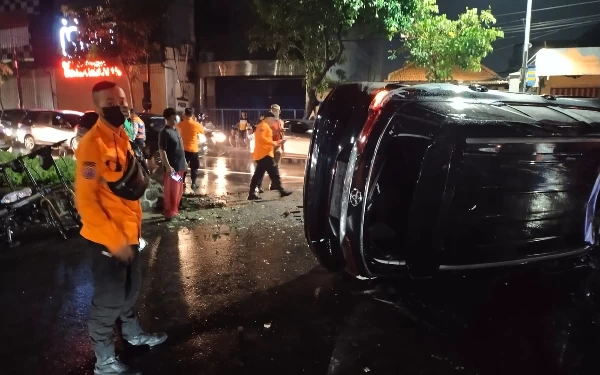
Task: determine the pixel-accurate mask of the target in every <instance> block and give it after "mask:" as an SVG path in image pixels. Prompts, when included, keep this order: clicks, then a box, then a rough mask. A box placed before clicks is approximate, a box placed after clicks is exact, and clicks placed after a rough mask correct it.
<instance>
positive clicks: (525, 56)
mask: <svg viewBox="0 0 600 375" xmlns="http://www.w3.org/2000/svg"><path fill="white" fill-rule="evenodd" d="M531 3H532V0H527V17H526V18H525V41H524V43H523V62H522V64H521V92H525V91H526V89H527V84H526V82H527V62H528V61H529V32H530V30H531Z"/></svg>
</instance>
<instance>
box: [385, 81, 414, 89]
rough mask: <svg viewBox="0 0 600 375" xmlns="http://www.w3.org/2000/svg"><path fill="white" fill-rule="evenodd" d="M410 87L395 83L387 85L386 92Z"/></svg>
mask: <svg viewBox="0 0 600 375" xmlns="http://www.w3.org/2000/svg"><path fill="white" fill-rule="evenodd" d="M409 86H410V85H406V84H404V83H400V82H395V83H388V84H387V85H385V90H395V89H401V88H403V87H409Z"/></svg>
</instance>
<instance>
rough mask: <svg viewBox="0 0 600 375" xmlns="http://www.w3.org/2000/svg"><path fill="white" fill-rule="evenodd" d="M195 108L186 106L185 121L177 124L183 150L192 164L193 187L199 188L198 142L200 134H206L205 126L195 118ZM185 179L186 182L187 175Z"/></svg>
mask: <svg viewBox="0 0 600 375" xmlns="http://www.w3.org/2000/svg"><path fill="white" fill-rule="evenodd" d="M194 118H195V117H194V109H193V108H186V109H185V111H184V113H183V121H181V122H180V123H179V124H177V125H176V126H175V129H177V130H178V131H179V134H180V135H181V140H182V141H183V151H184V153H185V161H186V162H187V163H188V165H189V166H190V170H191V175H192V176H191V177H192V189H197V188H198V185H197V184H196V180H197V178H198V168H200V159H199V158H200V155H198V142H199V138H198V137H199V136H200V134H204V127H203V126H202V124H200V123H199V122H198V121H196V120H194ZM186 175H187V172H185V173H184V174H183V181H184V184H185V176H186Z"/></svg>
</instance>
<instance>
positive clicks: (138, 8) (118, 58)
mask: <svg viewBox="0 0 600 375" xmlns="http://www.w3.org/2000/svg"><path fill="white" fill-rule="evenodd" d="M166 7H167V3H166V1H165V0H145V1H143V2H140V1H132V0H104V3H103V5H102V6H78V5H68V6H63V8H62V11H63V14H64V15H65V17H68V18H72V19H77V21H78V26H79V27H78V29H79V36H78V37H79V40H78V41H77V42H76V43H74V45H73V46H70V50H69V52H68V53H69V55H70V56H69V57H71V58H72V60H73V61H74V62H75V63H76V64H83V63H85V61H100V60H102V61H106V62H107V63H112V64H115V65H117V64H118V65H119V66H121V67H122V68H123V72H124V73H125V76H126V78H127V84H128V86H129V94H130V100H131V102H130V104H131V106H132V107H133V108H135V107H136V105H135V101H134V98H133V91H132V85H133V82H135V81H136V80H137V79H138V75H139V70H138V69H139V68H138V67H139V66H140V65H141V64H145V63H146V61H147V59H148V58H150V56H151V55H152V54H153V53H154V52H156V51H158V50H159V49H160V45H159V44H158V43H156V42H155V41H154V37H155V36H156V35H157V33H158V32H159V31H160V25H161V23H162V17H163V14H165V13H166ZM79 42H82V43H83V45H85V46H89V47H87V48H83V49H80V48H77V47H75V46H78V45H80V43H79Z"/></svg>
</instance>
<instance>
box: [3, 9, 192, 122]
mask: <svg viewBox="0 0 600 375" xmlns="http://www.w3.org/2000/svg"><path fill="white" fill-rule="evenodd" d="M0 2H4V5H3V6H0V57H1V58H2V60H3V61H4V62H5V63H8V64H10V66H11V67H13V72H14V73H15V74H13V75H12V76H10V77H8V79H7V80H6V82H5V83H4V84H3V85H2V86H0V99H1V103H2V105H3V106H4V108H18V107H20V106H22V107H23V108H38V109H70V110H79V111H85V110H89V109H91V106H92V103H91V88H92V87H93V85H94V84H95V83H97V82H98V81H100V80H113V81H115V82H117V83H118V84H119V85H120V86H121V87H122V88H123V89H124V90H125V92H126V95H127V96H128V98H129V101H130V102H131V103H129V105H130V106H131V107H133V108H134V109H136V110H137V111H142V109H143V102H144V99H145V98H147V97H148V94H150V98H151V102H152V108H151V112H156V113H162V111H163V109H164V108H166V107H175V108H179V109H180V110H183V108H185V107H187V106H189V105H193V104H194V100H195V98H194V93H195V88H194V82H193V79H194V78H195V77H194V74H190V72H193V71H194V70H195V64H194V63H193V61H194V55H195V50H194V44H193V43H194V33H193V30H194V26H193V21H194V20H193V16H192V15H193V7H194V3H193V1H192V0H181V1H178V2H177V3H170V5H169V9H168V12H167V14H166V15H165V27H163V31H164V36H163V43H162V45H163V46H164V48H163V49H162V51H161V53H159V54H158V55H159V56H158V58H157V59H155V60H153V61H152V62H151V63H149V64H144V65H140V66H135V67H132V69H130V76H131V77H132V80H131V82H129V80H128V79H127V75H126V74H125V72H124V68H123V67H120V66H109V65H107V64H106V63H105V62H102V61H94V62H86V64H85V66H82V67H77V68H75V67H74V66H72V65H71V64H70V62H69V61H68V59H66V58H64V56H63V55H66V53H65V49H66V48H67V47H68V45H69V43H72V40H74V38H72V36H73V34H74V33H77V32H78V28H77V21H76V20H71V19H63V18H62V16H61V13H60V4H58V3H57V4H51V5H47V4H46V5H45V6H41V5H40V2H39V0H25V1H20V0H0ZM48 3H50V2H48ZM6 20H11V21H10V22H6ZM15 52H16V53H15ZM15 63H16V64H17V66H18V68H19V69H18V76H19V78H20V80H18V79H17V74H16V73H17V69H15V68H14V67H15ZM19 83H20V85H19ZM19 86H20V89H19ZM145 91H146V92H145ZM19 93H20V94H19Z"/></svg>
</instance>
